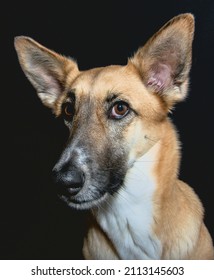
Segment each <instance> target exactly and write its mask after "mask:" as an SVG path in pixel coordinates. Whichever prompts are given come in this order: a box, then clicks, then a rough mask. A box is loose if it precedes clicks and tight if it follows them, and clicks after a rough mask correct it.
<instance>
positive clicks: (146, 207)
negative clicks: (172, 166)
mask: <svg viewBox="0 0 214 280" xmlns="http://www.w3.org/2000/svg"><path fill="white" fill-rule="evenodd" d="M160 146H161V141H158V142H157V143H156V144H154V146H153V147H152V148H151V149H150V150H149V151H148V152H147V153H146V154H144V155H143V156H142V157H141V158H139V159H138V160H137V161H136V162H135V163H134V165H133V166H132V168H130V170H129V171H128V173H127V175H126V178H125V182H124V185H123V187H122V188H121V189H120V190H119V191H118V193H117V194H116V195H114V196H113V197H110V198H109V199H108V201H106V202H105V203H104V204H103V205H102V207H100V208H99V209H98V210H97V212H96V213H95V216H96V218H97V221H98V223H99V224H100V226H101V228H102V229H103V230H104V231H105V232H106V233H107V235H108V236H109V238H110V240H111V241H112V243H113V245H114V246H115V249H116V250H117V252H118V254H119V257H120V258H121V259H160V257H161V253H162V247H161V243H160V241H159V240H158V238H157V236H156V235H155V233H154V231H153V225H154V202H153V198H154V193H155V191H156V188H157V181H156V180H157V178H156V176H155V169H156V165H157V161H158V158H159V153H160Z"/></svg>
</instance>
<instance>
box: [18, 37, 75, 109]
mask: <svg viewBox="0 0 214 280" xmlns="http://www.w3.org/2000/svg"><path fill="white" fill-rule="evenodd" d="M15 48H16V51H17V54H18V58H19V62H20V64H21V67H22V69H23V71H24V73H25V75H26V76H27V77H28V79H29V80H30V82H31V83H32V85H33V86H34V87H35V89H36V90H37V93H38V96H39V97H40V99H41V100H42V102H43V103H44V104H45V105H46V106H48V107H50V108H52V109H53V108H54V104H55V101H56V100H57V99H58V97H59V96H60V95H61V94H62V93H63V92H64V91H65V90H66V85H67V83H68V77H69V81H71V80H72V79H73V78H75V77H76V76H77V74H78V67H77V64H76V63H75V62H74V61H73V60H72V59H69V58H66V57H64V56H61V55H59V54H57V53H55V52H54V51H51V50H49V49H47V48H45V47H44V46H42V45H40V44H39V43H37V42H36V41H34V40H33V39H31V38H29V37H24V36H19V37H16V38H15Z"/></svg>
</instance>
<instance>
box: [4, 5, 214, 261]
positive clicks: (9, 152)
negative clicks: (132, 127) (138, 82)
mask: <svg viewBox="0 0 214 280" xmlns="http://www.w3.org/2000/svg"><path fill="white" fill-rule="evenodd" d="M14 3H15V4H14ZM183 12H192V13H193V14H194V15H195V17H196V33H195V40H194V44H193V66H192V70H191V75H190V77H191V87H190V91H189V97H188V98H187V100H186V101H185V102H183V103H180V104H178V105H177V107H176V110H175V111H174V112H173V114H172V115H171V117H172V119H173V121H174V123H175V124H176V126H177V128H178V131H179V134H180V139H181V142H182V143H183V144H182V162H181V171H180V178H181V179H182V180H184V181H186V182H187V183H188V184H190V185H191V186H192V187H193V188H194V189H195V191H196V192H197V194H198V195H199V197H200V198H201V200H202V202H203V204H204V207H205V223H206V225H207V227H208V229H209V231H210V232H211V234H212V236H213V237H214V226H213V210H214V206H213V181H214V172H213V142H214V141H213V140H214V134H213V107H214V104H213V101H214V97H213V96H214V86H213V83H214V77H213V63H214V55H213V50H214V1H212V0H210V1H209V0H203V1H202V0H201V1H200V0H198V1H196V0H189V1H188V0H183V1H174V0H169V1H164V0H162V1H150V0H147V1H144V0H142V1H134V0H132V1H97V2H93V1H72V0H70V1H43V2H40V3H39V2H38V1H26V2H25V3H24V2H20V1H16V2H12V1H11V2H9V1H8V2H7V4H4V7H3V5H2V7H1V18H0V21H1V24H0V30H1V32H0V37H1V44H0V48H1V112H2V114H1V115H2V121H1V140H2V145H1V147H2V152H1V193H0V207H1V209H0V215H1V217H0V232H1V235H3V236H2V237H1V239H0V240H1V241H0V255H1V258H2V259H81V258H82V255H81V247H82V237H83V234H84V231H85V226H84V224H85V216H86V215H85V214H86V213H85V212H81V211H80V212H78V211H74V210H71V209H68V208H67V207H66V206H65V205H63V204H62V203H61V202H60V201H59V200H58V199H57V197H56V193H55V188H54V186H53V184H52V181H51V176H50V175H51V169H52V167H53V166H54V164H55V162H56V161H57V158H58V157H59V155H60V152H61V151H62V149H63V146H64V143H65V142H66V138H67V136H68V132H67V129H66V128H65V127H64V125H63V123H62V122H61V121H60V120H56V119H55V117H54V116H53V115H52V113H51V112H50V111H49V109H47V108H45V107H44V106H43V105H42V104H41V102H40V100H39V99H38V97H37V95H36V94H35V90H34V88H33V87H32V86H31V84H30V83H29V82H28V80H27V79H26V78H25V76H24V74H23V72H22V70H21V68H20V66H19V64H18V60H17V56H16V53H15V50H14V46H13V40H14V36H18V35H25V36H30V37H32V38H34V39H35V40H37V41H39V42H40V43H41V44H43V45H45V46H46V47H48V48H51V49H53V50H55V51H57V52H59V53H61V54H65V55H69V56H72V57H74V58H75V59H77V61H78V64H79V68H80V69H81V70H84V69H89V68H92V67H97V66H105V65H109V64H125V63H126V62H127V57H130V56H131V55H132V54H133V53H134V51H136V50H137V48H138V47H139V46H142V45H143V44H144V43H145V42H146V40H147V39H148V38H149V37H150V36H152V34H153V33H154V32H155V31H157V30H158V29H159V28H160V27H161V26H162V25H163V24H164V23H165V22H166V21H168V20H169V19H170V18H172V17H173V16H175V15H177V14H179V13H183Z"/></svg>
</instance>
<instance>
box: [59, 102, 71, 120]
mask: <svg viewBox="0 0 214 280" xmlns="http://www.w3.org/2000/svg"><path fill="white" fill-rule="evenodd" d="M62 114H63V117H64V118H65V119H66V120H70V119H72V118H73V116H74V106H73V104H72V103H70V102H67V103H65V104H63V107H62Z"/></svg>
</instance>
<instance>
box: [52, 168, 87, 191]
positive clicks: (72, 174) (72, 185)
mask: <svg viewBox="0 0 214 280" xmlns="http://www.w3.org/2000/svg"><path fill="white" fill-rule="evenodd" d="M53 179H54V181H55V183H56V185H57V186H58V187H60V188H61V189H66V191H67V192H69V193H70V194H72V195H75V194H77V193H78V192H79V191H80V189H81V188H82V187H83V184H84V181H85V179H84V174H83V172H82V171H81V170H78V169H76V168H74V167H71V166H70V165H69V164H66V165H64V166H63V167H61V168H60V169H59V168H55V167H54V169H53Z"/></svg>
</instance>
